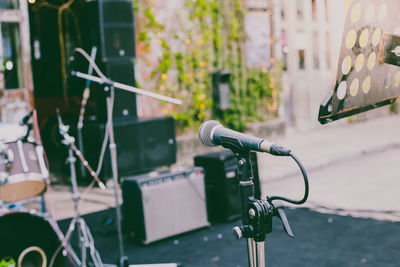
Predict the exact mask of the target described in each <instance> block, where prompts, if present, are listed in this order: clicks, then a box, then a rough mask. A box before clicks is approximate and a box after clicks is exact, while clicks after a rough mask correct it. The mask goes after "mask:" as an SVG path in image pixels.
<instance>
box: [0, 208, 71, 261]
mask: <svg viewBox="0 0 400 267" xmlns="http://www.w3.org/2000/svg"><path fill="white" fill-rule="evenodd" d="M60 237H61V236H60V235H59V234H57V232H56V230H55V227H54V224H53V223H52V222H51V221H50V220H47V219H45V218H43V217H41V216H37V215H34V214H30V213H24V212H8V213H4V214H2V215H1V216H0V240H1V242H0V259H3V258H5V257H11V258H13V259H14V260H15V262H17V260H18V257H19V256H20V255H21V253H22V252H23V251H24V250H25V249H26V248H29V247H32V246H36V247H39V248H41V249H42V250H43V251H44V252H45V254H46V257H47V263H49V262H50V260H51V258H52V256H53V254H54V252H55V251H56V250H57V248H58V247H59V246H60V244H61V241H60ZM61 251H62V250H60V253H59V254H58V255H57V257H56V260H55V264H54V266H64V257H63V256H62V253H61Z"/></svg>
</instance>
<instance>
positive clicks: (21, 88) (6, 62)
mask: <svg viewBox="0 0 400 267" xmlns="http://www.w3.org/2000/svg"><path fill="white" fill-rule="evenodd" d="M27 5H28V2H27V1H26V0H5V1H1V2H0V60H1V65H0V121H2V122H18V121H19V120H20V119H21V118H22V117H23V116H24V115H26V114H27V113H28V112H29V111H30V110H31V109H32V107H33V95H32V92H33V82H32V70H31V55H30V53H31V52H30V51H31V44H30V37H29V20H28V7H27Z"/></svg>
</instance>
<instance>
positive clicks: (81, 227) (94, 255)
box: [58, 115, 105, 267]
mask: <svg viewBox="0 0 400 267" xmlns="http://www.w3.org/2000/svg"><path fill="white" fill-rule="evenodd" d="M58 123H59V132H60V134H61V135H62V137H63V138H64V139H63V140H62V143H63V144H64V145H65V146H67V147H68V159H67V160H68V163H69V166H70V171H71V192H72V201H73V204H74V212H75V218H76V220H75V222H74V221H73V224H72V222H71V224H70V227H69V228H70V229H71V230H72V229H75V228H76V227H77V228H76V230H77V235H78V244H79V248H80V250H81V253H80V256H81V259H79V258H78V256H77V255H76V254H75V252H73V251H72V250H71V251H70V253H71V256H72V259H73V260H74V262H75V263H76V265H77V266H83V267H86V266H87V259H88V254H87V250H89V252H90V257H91V259H92V262H93V265H94V266H95V267H103V266H104V264H103V262H102V260H101V257H100V254H99V252H98V251H97V249H96V247H95V245H94V239H93V236H92V234H91V233H90V230H89V227H88V225H87V224H86V222H85V221H84V219H83V218H82V217H81V214H80V213H79V209H78V205H79V200H80V194H79V191H78V184H77V182H76V169H75V162H76V158H75V157H74V152H75V154H77V156H78V157H79V159H80V160H81V161H83V163H86V164H84V165H85V166H86V168H88V170H89V171H90V173H91V174H92V175H93V174H94V171H93V170H92V169H91V168H90V166H89V165H88V164H87V161H86V160H85V159H84V158H83V156H82V154H81V152H80V151H79V150H78V149H77V147H76V146H75V139H74V138H73V137H72V136H70V135H69V134H68V130H69V126H66V125H64V124H63V123H62V121H61V117H60V116H59V115H58ZM93 178H94V179H95V180H96V182H97V183H98V184H99V186H100V188H102V189H105V186H104V185H103V183H102V182H101V181H100V180H99V179H98V177H97V176H96V175H95V174H94V176H93ZM68 231H70V230H68ZM72 231H73V230H72ZM68 239H69V237H68V238H67V237H66V240H64V241H63V243H64V244H65V245H67V244H68V242H69V240H68Z"/></svg>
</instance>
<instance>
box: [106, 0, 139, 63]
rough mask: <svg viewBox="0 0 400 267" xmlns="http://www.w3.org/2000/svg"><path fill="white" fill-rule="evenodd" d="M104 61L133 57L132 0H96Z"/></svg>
mask: <svg viewBox="0 0 400 267" xmlns="http://www.w3.org/2000/svg"><path fill="white" fill-rule="evenodd" d="M98 1H99V19H100V39H101V48H102V49H101V51H102V58H103V60H104V61H108V60H115V59H119V58H134V57H135V28H134V21H133V2H132V0H98Z"/></svg>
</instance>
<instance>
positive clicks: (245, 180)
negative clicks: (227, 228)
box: [224, 141, 308, 267]
mask: <svg viewBox="0 0 400 267" xmlns="http://www.w3.org/2000/svg"><path fill="white" fill-rule="evenodd" d="M224 147H226V148H229V149H231V150H232V152H233V153H234V154H235V157H236V158H237V160H238V169H237V175H238V177H239V188H240V197H241V207H242V226H235V227H234V228H233V235H234V236H235V237H236V239H240V238H242V237H245V238H246V239H247V255H248V266H249V267H265V239H266V235H267V234H269V233H271V232H272V218H273V217H274V216H276V217H278V218H279V219H280V220H281V221H282V224H283V228H284V229H285V231H286V233H287V234H288V235H289V236H290V237H293V232H292V229H291V228H290V225H289V222H288V219H287V217H286V214H285V211H284V210H283V208H284V207H283V205H282V204H281V203H280V202H278V201H277V200H278V199H280V200H284V201H288V202H290V203H294V204H301V203H304V202H305V201H306V199H307V197H308V181H307V175H306V173H305V170H304V168H303V167H302V166H301V167H300V168H301V171H302V174H303V176H304V180H305V183H306V191H305V195H304V198H303V200H301V201H292V200H290V199H286V198H283V197H275V196H273V197H267V200H258V199H255V198H254V183H253V177H252V176H253V173H252V170H251V162H250V151H248V150H246V149H244V148H243V147H242V146H241V145H240V144H238V143H235V142H234V141H232V143H231V144H225V145H224ZM296 162H297V159H296ZM300 165H301V164H299V166H300Z"/></svg>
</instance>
